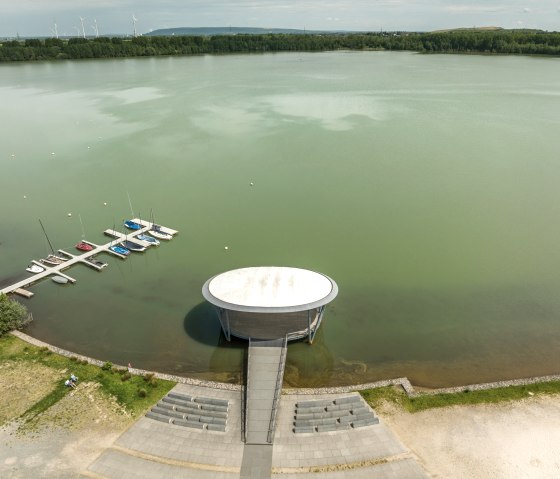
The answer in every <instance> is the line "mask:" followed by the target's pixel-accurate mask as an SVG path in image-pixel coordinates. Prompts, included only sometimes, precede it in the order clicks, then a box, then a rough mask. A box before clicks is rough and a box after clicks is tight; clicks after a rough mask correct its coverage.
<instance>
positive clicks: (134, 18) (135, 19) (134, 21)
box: [132, 14, 138, 38]
mask: <svg viewBox="0 0 560 479" xmlns="http://www.w3.org/2000/svg"><path fill="white" fill-rule="evenodd" d="M137 21H138V19H137V18H136V17H135V16H134V14H132V28H133V30H134V37H135V38H136V37H137V36H138V35H137V34H136V22H137Z"/></svg>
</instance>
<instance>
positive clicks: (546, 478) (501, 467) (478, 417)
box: [378, 396, 560, 479]
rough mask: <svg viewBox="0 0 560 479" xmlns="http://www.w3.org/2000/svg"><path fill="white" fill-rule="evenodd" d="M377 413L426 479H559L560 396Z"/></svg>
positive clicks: (386, 407)
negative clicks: (432, 478)
mask: <svg viewBox="0 0 560 479" xmlns="http://www.w3.org/2000/svg"><path fill="white" fill-rule="evenodd" d="M378 412H379V415H380V416H381V417H382V419H384V420H385V422H386V424H387V425H388V426H389V427H390V428H391V429H392V430H393V432H395V433H396V434H397V436H399V438H400V439H401V440H402V442H403V443H404V444H405V445H406V446H408V447H409V448H410V449H411V451H412V452H413V453H414V454H416V455H417V457H418V460H419V461H420V463H421V464H422V465H423V467H424V468H425V470H426V471H427V472H428V473H429V474H430V475H431V477H434V478H446V479H449V478H453V479H462V478H465V479H467V478H468V479H490V478H492V479H501V478H503V479H525V478H527V479H529V478H530V479H560V396H540V397H537V396H533V397H529V398H527V399H524V400H522V401H515V402H508V403H503V404H499V405H488V404H481V405H475V406H453V407H448V408H438V409H430V410H427V411H423V412H418V413H415V414H410V413H408V412H406V411H404V410H402V409H400V408H397V406H394V405H389V404H385V405H384V406H383V407H382V408H381V409H380V410H379V411H378Z"/></svg>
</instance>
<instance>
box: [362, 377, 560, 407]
mask: <svg viewBox="0 0 560 479" xmlns="http://www.w3.org/2000/svg"><path fill="white" fill-rule="evenodd" d="M559 393H560V381H550V382H543V383H534V384H527V385H522V386H507V387H500V388H495V389H484V390H480V391H471V390H469V389H465V390H464V391H463V392H458V393H440V394H420V395H418V396H415V397H409V396H408V395H407V394H406V393H405V392H404V391H403V390H402V389H401V388H399V387H394V386H388V387H384V388H375V389H367V390H364V391H360V394H361V395H362V397H363V398H364V399H365V400H366V401H367V402H368V404H370V405H371V406H372V407H373V408H375V407H379V405H380V404H381V403H382V402H383V401H388V402H392V403H395V404H398V405H400V406H402V407H403V408H404V409H406V410H407V411H409V412H412V413H414V412H419V411H424V410H426V409H433V408H438V407H448V406H460V405H473V404H497V403H501V402H506V401H515V400H520V399H526V398H528V397H531V396H536V395H544V394H559Z"/></svg>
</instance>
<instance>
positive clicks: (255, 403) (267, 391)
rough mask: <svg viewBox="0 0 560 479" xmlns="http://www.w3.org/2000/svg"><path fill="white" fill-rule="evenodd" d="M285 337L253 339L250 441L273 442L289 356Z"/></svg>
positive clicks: (249, 378) (248, 410) (249, 387)
mask: <svg viewBox="0 0 560 479" xmlns="http://www.w3.org/2000/svg"><path fill="white" fill-rule="evenodd" d="M283 345H284V342H283V340H282V339H276V340H273V341H251V342H250V345H249V361H248V365H247V383H248V385H247V407H246V414H247V430H246V435H245V438H246V439H245V442H246V443H247V444H270V443H272V435H273V432H274V431H273V430H271V429H270V428H273V427H274V420H275V415H276V411H275V409H274V406H275V401H274V398H275V395H276V394H280V391H279V390H278V391H277V385H278V382H279V383H280V387H281V386H282V377H283V375H282V372H283V371H284V362H285V361H286V356H285V355H284V354H283V351H284V349H283Z"/></svg>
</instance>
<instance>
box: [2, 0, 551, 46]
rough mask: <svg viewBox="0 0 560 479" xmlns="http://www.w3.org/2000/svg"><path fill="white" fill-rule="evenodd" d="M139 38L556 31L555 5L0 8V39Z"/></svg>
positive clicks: (394, 1)
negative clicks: (173, 31) (169, 31)
mask: <svg viewBox="0 0 560 479" xmlns="http://www.w3.org/2000/svg"><path fill="white" fill-rule="evenodd" d="M133 16H135V17H136V19H137V21H136V30H137V32H138V33H146V32H149V31H152V30H157V29H160V28H172V27H224V26H225V27H227V26H232V27H260V28H296V29H306V30H351V31H352V30H353V31H364V30H365V31H379V30H385V31H392V30H408V31H432V30H438V29H446V28H459V27H473V26H476V27H483V26H499V27H503V28H538V29H542V30H549V31H560V0H470V1H468V0H464V1H456V0H0V37H15V36H17V35H18V34H19V35H20V36H22V37H33V36H53V32H54V25H55V24H56V27H57V31H58V33H59V35H78V34H81V31H82V26H81V24H82V22H81V20H80V18H83V19H84V20H83V24H84V30H85V33H86V35H93V34H94V32H95V30H94V25H95V24H97V28H98V31H99V34H100V35H110V34H132V32H133V21H132V17H133Z"/></svg>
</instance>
